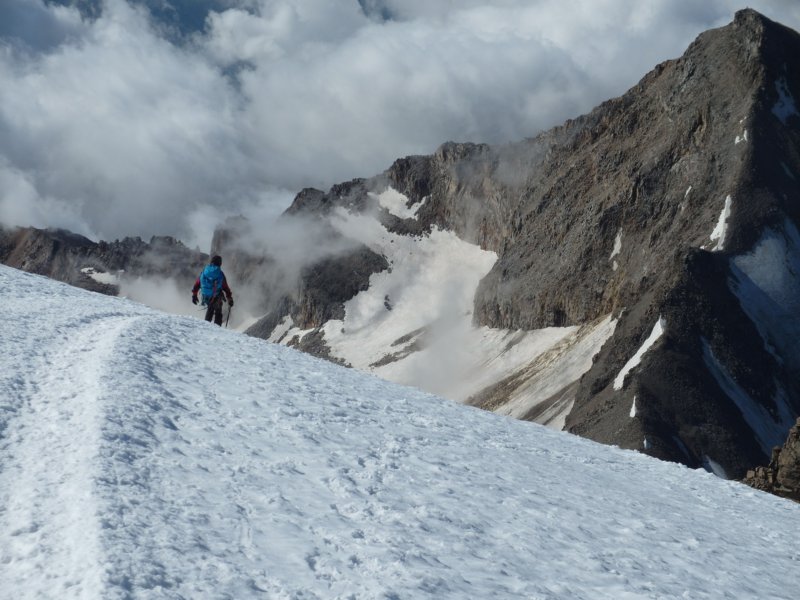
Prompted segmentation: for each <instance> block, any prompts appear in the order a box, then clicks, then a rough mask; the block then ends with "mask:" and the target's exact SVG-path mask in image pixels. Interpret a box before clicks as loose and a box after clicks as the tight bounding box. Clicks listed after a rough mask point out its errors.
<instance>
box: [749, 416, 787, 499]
mask: <svg viewBox="0 0 800 600" xmlns="http://www.w3.org/2000/svg"><path fill="white" fill-rule="evenodd" d="M744 483H746V484H747V485H749V486H751V487H754V488H756V489H758V490H763V491H765V492H769V493H771V494H775V495H777V496H782V497H784V498H789V499H791V500H794V501H795V502H800V419H798V420H797V424H796V425H795V426H794V427H792V428H791V429H790V430H789V437H788V439H787V440H786V443H785V444H784V445H783V446H782V447H777V446H776V447H775V448H773V450H772V459H771V460H770V461H769V465H768V466H766V467H756V468H755V469H754V470H751V471H748V472H747V476H746V477H745V479H744Z"/></svg>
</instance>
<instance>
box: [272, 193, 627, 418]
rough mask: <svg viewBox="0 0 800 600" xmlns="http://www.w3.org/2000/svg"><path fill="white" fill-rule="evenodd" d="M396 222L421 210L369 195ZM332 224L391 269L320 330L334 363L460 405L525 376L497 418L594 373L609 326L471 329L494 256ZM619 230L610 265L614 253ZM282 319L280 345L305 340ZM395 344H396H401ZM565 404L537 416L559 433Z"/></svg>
mask: <svg viewBox="0 0 800 600" xmlns="http://www.w3.org/2000/svg"><path fill="white" fill-rule="evenodd" d="M375 197H376V198H377V200H378V202H379V204H380V205H381V206H382V207H383V208H385V209H387V210H389V211H390V212H391V213H392V214H394V215H396V216H399V217H402V218H414V216H415V215H416V211H417V210H418V208H419V206H420V205H415V206H414V207H412V208H411V209H408V208H406V203H407V201H408V199H407V198H406V197H405V196H404V195H402V194H400V193H399V192H397V191H395V190H393V189H391V188H389V189H387V190H386V191H385V192H383V193H381V194H379V195H375ZM334 226H335V227H336V228H337V229H338V230H339V231H340V232H341V233H342V234H343V235H345V236H347V237H349V238H351V239H355V240H358V241H359V242H361V243H363V244H365V245H367V246H368V247H369V248H371V249H372V250H373V251H375V252H377V253H379V254H382V255H383V256H385V257H386V258H387V260H388V261H389V263H390V269H389V270H387V271H384V272H382V273H376V274H374V275H372V277H371V278H370V284H369V289H367V290H365V291H363V292H360V293H359V294H357V295H356V296H355V297H354V298H352V299H351V300H349V301H348V302H346V303H345V318H344V319H343V320H332V321H329V322H328V323H327V324H326V325H325V326H324V328H323V331H324V334H325V341H326V342H327V343H328V345H329V347H330V349H331V353H332V354H333V356H335V357H338V358H340V359H342V360H344V361H345V362H346V363H347V364H349V365H352V366H353V367H355V368H357V369H360V370H363V371H370V372H373V373H375V374H377V375H379V376H380V377H382V378H384V379H386V380H388V381H393V382H395V383H401V384H404V385H413V386H415V387H419V388H421V389H424V390H426V391H428V392H432V393H435V394H439V395H442V396H445V397H447V398H450V399H453V400H458V401H459V402H466V401H468V400H469V399H470V397H472V396H474V395H475V394H478V393H479V392H481V391H482V390H483V389H485V388H487V387H489V386H492V385H494V384H496V383H497V382H499V381H501V380H504V379H506V378H509V377H512V376H515V375H516V374H519V373H523V372H524V373H525V374H526V375H525V378H524V382H523V381H522V379H520V382H521V383H518V384H517V388H516V389H515V390H514V391H513V393H512V394H511V395H510V401H509V403H508V404H507V405H505V406H503V407H501V408H499V409H498V412H499V413H501V414H507V415H511V416H514V417H521V416H523V415H525V414H526V413H528V412H529V411H530V410H531V409H532V408H534V407H535V406H536V405H537V404H539V403H541V402H542V401H544V400H546V399H548V398H550V397H551V396H552V395H553V394H555V393H557V392H559V391H560V390H562V389H563V388H565V387H566V386H568V385H570V384H571V383H573V382H574V381H577V380H578V379H579V378H580V376H581V375H582V374H583V373H584V372H585V371H587V370H588V369H589V368H590V367H591V359H592V356H594V354H596V353H597V352H598V351H599V349H600V347H601V346H602V344H603V343H604V342H605V341H606V340H607V339H608V337H609V336H610V335H612V334H613V331H614V327H615V326H616V321H613V320H611V319H610V318H606V319H604V320H602V322H600V323H599V324H598V323H595V324H589V325H586V326H584V327H582V328H579V327H560V328H556V327H550V328H545V329H541V330H536V331H510V330H500V329H490V328H488V327H477V326H475V325H473V323H472V310H473V299H474V296H475V291H476V290H477V288H478V284H479V283H480V281H481V279H483V277H485V276H486V274H487V273H488V272H489V271H490V270H491V268H492V266H493V265H494V263H495V262H496V260H497V255H496V254H494V253H493V252H487V251H484V250H481V249H480V248H479V247H478V246H476V245H473V244H469V243H467V242H464V241H463V240H461V239H459V238H458V237H457V236H456V235H455V234H453V233H452V232H447V231H439V230H434V231H433V232H431V234H430V235H429V236H423V237H418V238H413V237H408V236H403V235H396V234H393V233H391V232H389V231H387V230H386V229H385V228H384V227H383V226H382V225H381V223H380V222H379V221H378V220H377V219H376V218H374V217H373V216H371V215H363V214H352V213H350V212H348V211H346V210H340V211H338V212H337V213H336V215H335V218H334ZM621 244H622V238H621V232H620V233H619V234H618V235H617V239H616V241H615V250H614V253H613V254H612V255H611V257H610V258H613V257H614V256H616V254H617V253H618V252H619V251H620V250H621ZM306 333H308V331H302V330H300V329H299V328H297V327H295V326H294V324H293V323H291V320H290V319H286V320H285V321H284V322H283V323H282V324H280V325H279V326H278V327H277V328H276V330H275V331H274V332H273V334H272V335H271V336H270V340H271V341H278V340H282V341H284V342H287V341H289V340H291V339H292V338H293V337H294V336H295V335H300V336H302V335H305V334H306ZM401 340H402V341H401ZM571 406H572V401H571V400H569V401H565V402H564V403H563V404H560V405H559V406H558V407H554V408H553V409H552V411H551V412H550V413H547V414H545V415H543V417H542V419H541V422H546V423H547V424H548V425H549V426H551V427H554V428H558V429H560V428H562V427H563V425H564V420H565V418H566V414H567V413H568V412H569V410H570V409H571Z"/></svg>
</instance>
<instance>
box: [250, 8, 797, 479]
mask: <svg viewBox="0 0 800 600" xmlns="http://www.w3.org/2000/svg"><path fill="white" fill-rule="evenodd" d="M799 52H800V36H798V34H797V33H796V32H794V31H792V30H790V29H788V28H785V27H783V26H782V25H779V24H777V23H774V22H772V21H770V20H768V19H766V18H765V17H763V16H762V15H760V14H758V13H756V12H755V11H752V10H744V11H740V12H739V13H737V14H736V17H735V19H734V21H733V23H731V24H730V25H728V26H726V27H723V28H721V29H718V30H713V31H709V32H706V33H704V34H702V35H701V36H700V37H699V38H698V39H697V40H696V41H695V42H694V43H693V44H692V45H691V46H690V47H689V48H688V50H687V51H686V53H685V54H684V56H682V57H681V58H679V59H676V60H671V61H667V62H665V63H663V64H661V65H659V66H657V67H656V68H655V69H654V70H653V71H652V72H651V73H649V74H648V75H646V76H645V77H644V78H643V79H642V80H641V81H640V83H639V84H638V85H636V86H635V87H634V88H632V89H631V90H630V91H629V92H627V93H626V94H625V95H623V96H622V97H620V98H616V99H613V100H609V101H607V102H605V103H603V104H602V105H600V106H598V107H597V108H596V109H595V110H594V111H592V112H591V113H589V114H588V115H585V116H583V117H580V118H577V119H574V120H572V121H569V122H567V123H566V124H564V125H563V126H561V127H557V128H555V129H553V130H551V131H548V132H544V133H542V134H540V135H538V136H537V137H535V138H532V139H528V140H524V141H522V142H519V143H516V144H508V145H505V146H501V147H493V146H488V145H483V144H459V143H447V144H444V145H443V146H442V147H440V148H439V149H438V150H437V151H436V152H435V153H434V154H433V155H431V156H416V157H406V158H403V159H399V160H398V161H396V162H395V163H394V164H393V165H392V166H391V167H390V168H389V169H388V170H387V171H386V172H385V173H383V174H381V175H379V176H377V177H373V178H370V179H358V180H354V181H351V182H348V183H346V184H341V185H338V186H335V187H334V188H332V189H331V190H330V191H329V192H328V193H323V192H321V191H318V190H304V191H303V192H301V193H300V194H299V195H298V196H297V198H296V200H295V202H294V204H293V205H292V207H291V208H290V209H289V210H288V211H287V215H290V216H297V215H298V214H314V215H316V216H317V217H320V218H323V217H326V216H330V215H332V214H336V211H344V212H348V213H358V214H373V215H376V217H377V218H378V220H379V221H380V222H381V223H382V225H383V227H384V228H385V229H386V231H387V232H389V233H391V234H397V235H406V236H419V235H430V233H431V232H433V231H436V230H444V231H450V232H454V233H455V234H456V235H457V236H458V237H459V238H460V239H462V240H464V241H466V242H470V243H472V244H475V245H478V246H480V248H482V249H484V250H486V251H491V252H494V253H496V255H497V260H496V261H495V262H494V264H493V265H492V268H491V270H490V271H489V272H488V273H487V274H486V275H485V276H484V277H483V278H481V281H480V285H479V286H478V288H477V290H476V293H475V295H474V306H473V316H472V319H473V323H474V325H475V326H476V327H488V328H490V329H497V330H504V331H516V330H521V331H545V330H548V328H570V327H573V328H585V327H587V326H588V325H589V324H592V323H599V322H601V321H602V319H604V318H606V317H610V318H612V320H613V323H614V331H613V335H612V336H611V337H610V338H609V339H608V341H606V342H605V343H604V344H602V349H600V348H598V349H597V353H596V354H595V355H594V356H593V357H592V361H591V363H590V364H589V366H588V368H587V370H586V371H585V372H583V373H581V374H580V376H579V377H577V378H576V379H574V380H571V381H565V382H564V386H563V387H562V388H560V389H558V390H549V392H552V393H550V394H549V395H548V396H547V397H542V395H541V394H540V395H539V397H537V398H536V400H535V401H531V402H530V403H529V406H528V407H527V411H526V412H525V413H524V414H525V415H527V416H528V418H531V417H533V418H536V415H541V414H543V413H546V412H548V410H550V409H552V408H553V407H554V406H555V405H556V404H560V405H561V406H569V414H568V416H567V417H566V422H565V428H566V429H568V430H569V431H572V432H573V433H577V434H579V435H583V436H587V437H590V438H593V439H596V440H598V441H602V442H606V443H612V444H618V445H621V446H623V447H631V448H637V449H639V450H642V451H645V452H647V453H649V454H652V455H654V456H658V457H660V458H664V459H668V460H676V461H680V462H684V463H686V464H688V465H691V466H695V467H696V466H705V467H706V468H709V469H715V470H717V471H718V472H720V473H725V474H726V475H727V476H732V477H733V476H737V475H739V476H741V475H743V474H744V471H745V470H746V469H747V468H748V466H751V465H753V464H758V463H759V462H761V461H763V459H765V458H766V457H768V454H769V449H770V448H771V447H772V446H773V445H774V444H776V443H780V441H782V440H783V438H784V437H785V435H786V432H787V431H788V428H789V426H790V425H791V423H792V422H793V421H794V417H795V416H796V415H797V414H798V413H800V388H798V384H797V381H796V378H795V377H794V374H795V373H796V371H797V368H798V367H800V362H798V360H797V359H798V357H797V353H796V352H795V351H794V349H793V348H791V347H790V343H789V342H788V341H787V339H786V336H785V335H784V332H785V331H786V330H792V331H794V329H795V328H796V327H798V326H799V325H800V324H798V321H797V317H795V316H794V314H795V313H794V312H793V309H794V308H795V307H796V306H797V305H798V304H800V297H798V296H797V294H796V293H795V292H796V291H797V289H796V288H797V285H796V283H795V280H794V279H793V277H794V275H793V266H794V261H795V260H796V256H797V252H798V248H797V247H796V242H797V239H795V238H796V231H797V227H798V223H800V214H799V213H798V207H800V203H798V189H797V183H796V182H797V177H800V116H798V113H797V110H796V104H795V101H794V98H800V73H799V72H798V71H799V69H800V63H798V60H797V59H796V57H797V56H800V53H799ZM387 189H393V190H396V191H398V192H400V193H402V194H403V195H404V197H405V199H406V206H405V208H406V209H408V210H413V211H415V213H414V217H413V218H401V217H400V216H398V215H397V214H393V213H392V212H391V211H387V210H385V208H383V207H381V203H380V202H379V201H378V197H379V196H380V194H381V193H383V192H384V191H385V190H387ZM776 245H778V246H780V249H779V250H780V251H777V252H772V250H774V249H775V248H776V247H777V246H776ZM367 246H368V244H367ZM365 247H366V246H365ZM771 249H772V250H771ZM762 259H764V260H766V261H772V262H771V263H770V266H769V269H768V270H769V272H766V271H764V268H762V266H763V265H762V266H760V263H763V262H764V260H762ZM335 264H336V260H335V259H334V260H332V261H331V262H330V263H329V265H328V267H327V268H328V269H334V266H333V265H335ZM368 271H369V270H367V272H368ZM379 271H380V265H377V264H376V265H374V268H373V269H372V270H371V272H372V273H373V274H374V273H377V272H379ZM365 273H366V272H365ZM364 276H365V275H364ZM364 276H362V281H363V277H364ZM776 279H777V280H780V281H781V282H782V283H779V284H775V280H776ZM301 280H302V281H303V282H304V283H302V284H301V285H300V286H299V287H298V288H297V290H295V304H302V303H303V300H302V299H303V298H307V297H309V295H310V290H314V289H316V288H315V286H314V285H313V284H312V285H309V281H310V280H309V279H308V278H301ZM781 286H783V287H781ZM356 288H357V289H362V288H363V285H361V286H356ZM356 288H354V289H356ZM342 299H343V297H342V298H337V299H336V303H337V306H339V307H341V304H342ZM769 303H772V304H775V305H776V306H778V308H779V309H780V314H781V315H783V316H785V317H786V319H785V322H784V324H783V328H784V332H782V331H781V327H780V326H778V325H777V323H776V321H775V320H774V319H771V320H770V319H766V320H765V310H766V309H765V305H768V304H769ZM289 313H291V315H290V316H291V317H292V319H293V320H294V324H295V325H297V326H298V327H297V328H296V329H295V331H296V336H295V337H296V338H297V340H302V339H305V337H306V335H308V330H310V329H313V330H314V332H313V337H314V338H315V343H314V345H313V348H316V349H319V348H323V349H324V351H323V352H322V354H323V355H324V354H330V352H329V348H325V344H324V341H323V342H322V343H320V335H322V337H323V338H324V332H323V329H324V327H323V324H322V323H320V322H319V320H314V319H302V318H300V319H299V320H297V319H298V317H299V311H297V310H295V311H294V312H292V311H288V312H287V311H286V310H285V306H284V309H277V311H276V312H274V313H273V314H271V315H270V316H269V318H268V319H266V320H265V321H263V322H262V324H261V325H259V326H257V327H255V328H254V329H253V330H252V331H251V332H252V333H254V334H256V335H260V336H263V337H270V335H271V334H272V333H273V332H274V330H275V327H277V324H278V323H280V322H281V319H282V318H283V317H285V316H286V315H287V314H289ZM322 313H324V311H322ZM336 314H340V308H337V312H336ZM337 322H338V321H337ZM659 323H663V324H664V325H663V327H661V328H660V330H659V333H658V335H656V336H655V341H654V342H653V344H652V345H651V346H648V349H647V351H646V352H642V353H641V356H638V358H637V361H636V362H635V364H634V365H632V366H628V363H629V362H630V361H631V360H632V359H633V357H634V356H635V355H637V349H640V348H641V347H642V346H643V344H644V343H645V342H646V340H648V339H649V338H652V337H653V336H654V335H655V333H656V330H657V329H659V325H658V324H659ZM787 328H788V329H787ZM297 332H303V333H302V334H299V333H297ZM409 333H411V332H409ZM412 337H413V336H412ZM400 339H402V338H400V337H398V340H400ZM298 345H301V344H298ZM389 356H390V354H389V353H387V354H386V355H385V356H384V359H385V358H386V357H389ZM379 359H380V360H383V359H381V358H380V357H376V361H378V360H379ZM344 362H347V360H346V359H345V360H344ZM535 362H536V361H531V362H529V363H528V364H527V365H525V366H524V368H520V369H518V370H516V371H515V372H512V373H509V374H508V375H507V377H505V378H503V379H500V380H498V381H495V382H493V383H492V384H491V385H489V386H487V387H485V388H484V389H483V390H482V391H481V392H479V393H476V394H473V395H472V396H471V397H470V399H469V401H470V402H471V403H474V404H477V405H479V406H483V407H486V408H492V409H494V410H498V408H499V409H500V410H501V411H502V407H503V405H504V404H508V402H509V398H510V397H512V396H513V395H514V394H517V395H519V394H522V393H523V392H522V390H524V388H525V387H526V386H528V387H530V385H529V384H530V381H531V377H534V378H535V377H536V376H537V375H536V374H537V373H539V371H537V369H539V367H536V366H535V365H534V363H535ZM540 362H541V361H540ZM376 364H377V363H376ZM623 371H624V372H625V376H624V377H621V378H620V373H622V372H623ZM525 373H527V375H525ZM549 392H548V393H549Z"/></svg>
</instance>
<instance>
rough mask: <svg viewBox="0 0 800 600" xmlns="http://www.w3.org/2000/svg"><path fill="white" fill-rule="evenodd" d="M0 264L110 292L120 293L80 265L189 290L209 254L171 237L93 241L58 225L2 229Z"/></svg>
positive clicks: (85, 287) (102, 291) (115, 287)
mask: <svg viewBox="0 0 800 600" xmlns="http://www.w3.org/2000/svg"><path fill="white" fill-rule="evenodd" d="M0 262H2V263H3V264H5V265H8V266H10V267H14V268H17V269H21V270H23V271H28V272H30V273H37V274H39V275H45V276H47V277H51V278H53V279H57V280H59V281H63V282H65V283H69V284H71V285H75V286H77V287H82V288H84V289H88V290H91V291H95V292H100V293H104V294H109V295H116V294H117V293H118V291H119V290H118V288H117V286H115V285H111V284H105V283H100V282H98V281H95V280H94V279H92V278H91V277H90V276H88V275H87V274H85V273H84V272H83V271H82V269H86V268H92V269H95V270H97V271H99V272H107V273H117V272H119V271H124V272H125V274H126V276H131V277H153V276H158V277H168V278H171V279H175V280H176V281H178V282H179V283H181V284H182V285H185V286H186V290H187V293H188V290H190V289H191V286H192V284H193V283H194V280H195V278H196V277H197V274H198V273H199V272H200V270H201V269H202V268H203V265H205V264H207V262H208V255H207V254H203V253H201V252H198V251H195V250H191V249H189V248H187V247H186V246H184V245H183V244H182V243H181V242H179V241H178V240H176V239H174V238H171V237H155V236H154V237H153V238H151V239H150V241H149V242H145V241H143V240H141V239H140V238H125V239H123V240H117V241H115V242H102V241H101V242H93V241H91V240H89V239H87V238H85V237H83V236H80V235H77V234H74V233H70V232H68V231H64V230H58V229H36V228H33V227H26V228H2V227H0Z"/></svg>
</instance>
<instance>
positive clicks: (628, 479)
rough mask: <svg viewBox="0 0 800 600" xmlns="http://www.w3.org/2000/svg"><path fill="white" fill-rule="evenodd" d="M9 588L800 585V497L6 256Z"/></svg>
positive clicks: (369, 593) (426, 591)
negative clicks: (373, 371) (356, 366)
mask: <svg viewBox="0 0 800 600" xmlns="http://www.w3.org/2000/svg"><path fill="white" fill-rule="evenodd" d="M0 304H2V306H3V308H4V311H5V316H6V319H5V320H4V321H3V325H2V340H3V350H4V351H3V352H2V353H0V385H2V388H3V389H4V390H5V392H6V393H5V394H4V395H3V396H2V399H1V400H0V598H2V600H12V599H13V600H20V599H27V598H31V599H32V598H59V599H70V598H88V599H95V598H97V599H100V598H102V599H118V598H119V599H123V598H124V599H128V598H148V599H150V598H192V599H198V598H200V599H202V598H214V599H217V598H235V599H247V598H270V599H271V598H286V599H289V598H295V599H300V598H303V599H309V598H437V599H438V598H541V599H545V598H547V599H553V598H570V599H574V598H586V599H589V598H591V599H602V598H609V599H611V598H613V599H632V598H726V597H727V598H773V599H778V598H787V599H788V598H794V597H796V593H797V582H798V581H800V549H799V548H798V546H797V543H796V542H797V540H796V537H797V536H796V533H797V532H798V531H800V506H798V505H797V504H794V503H791V502H789V501H785V500H781V499H779V498H776V497H773V496H768V495H766V494H763V493H761V492H757V491H755V490H752V489H750V488H747V487H744V486H742V485H739V484H736V483H732V482H728V481H722V480H720V479H718V478H716V477H714V476H712V475H709V474H706V473H705V472H700V471H691V470H689V469H686V468H684V467H681V466H678V465H675V464H668V463H664V462H660V461H657V460H654V459H650V458H648V457H646V456H644V455H641V454H637V453H634V452H630V451H622V450H620V449H617V448H611V447H605V446H601V445H598V444H595V443H592V442H590V441H588V440H584V439H580V438H577V437H573V436H570V435H567V434H564V433H560V432H555V431H551V430H548V429H545V428H543V427H540V426H538V425H535V424H531V423H524V422H520V421H516V420H513V419H509V418H504V417H499V416H497V415H493V414H490V413H485V412H481V411H478V410H476V409H471V408H469V407H465V406H462V405H458V404H456V403H453V402H450V401H445V400H442V399H439V398H437V397H434V396H431V395H427V394H425V393H422V392H419V391H416V390H413V389H410V388H405V387H400V386H397V385H394V384H391V383H388V382H386V381H383V380H380V379H378V378H376V377H373V376H370V375H368V374H364V373H359V372H357V371H354V370H348V369H343V368H340V367H337V366H335V365H333V364H330V363H327V362H324V361H320V360H317V359H314V358H312V357H309V356H307V355H304V354H301V353H298V352H295V351H293V350H291V349H287V348H284V347H282V346H278V345H273V344H269V343H266V342H264V341H262V340H257V339H253V338H249V337H246V336H243V335H240V334H237V333H235V332H232V331H228V330H224V329H219V328H216V327H214V326H212V325H209V324H207V323H205V322H203V321H200V320H198V319H192V318H189V317H179V316H170V315H166V314H162V313H158V312H156V311H154V310H151V309H148V308H146V307H143V306H141V305H137V304H134V303H132V302H130V301H127V300H124V299H119V298H109V297H106V296H101V295H96V294H91V293H88V292H84V291H82V290H78V289H75V288H71V287H68V286H65V285H61V284H58V283H56V282H53V281H50V280H47V279H44V278H41V277H38V276H34V275H29V274H25V273H21V272H18V271H14V270H11V269H8V268H6V267H0Z"/></svg>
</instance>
